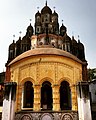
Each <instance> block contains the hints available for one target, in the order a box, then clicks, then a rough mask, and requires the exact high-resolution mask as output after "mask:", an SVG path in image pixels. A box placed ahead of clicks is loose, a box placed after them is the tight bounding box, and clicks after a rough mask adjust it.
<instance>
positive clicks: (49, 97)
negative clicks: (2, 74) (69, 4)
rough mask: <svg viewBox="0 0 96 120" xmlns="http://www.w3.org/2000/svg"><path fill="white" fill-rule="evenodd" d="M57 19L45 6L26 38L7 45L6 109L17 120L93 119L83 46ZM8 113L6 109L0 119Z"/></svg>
mask: <svg viewBox="0 0 96 120" xmlns="http://www.w3.org/2000/svg"><path fill="white" fill-rule="evenodd" d="M58 16H59V15H58V13H57V12H56V10H53V11H52V10H51V8H50V7H49V6H48V5H47V2H46V4H45V6H44V7H43V8H42V9H41V11H39V10H38V11H37V13H36V14H35V27H32V25H31V23H30V25H29V26H28V27H27V30H26V34H25V36H23V37H22V38H21V37H19V39H18V40H17V41H16V42H15V41H14V40H13V43H12V44H10V45H9V51H8V61H7V63H6V79H5V83H6V85H5V87H6V88H7V89H5V93H6V91H7V90H9V93H7V94H5V101H4V105H5V104H6V103H7V105H9V104H11V105H12V106H13V107H12V109H11V108H10V111H13V110H14V112H15V120H25V119H26V120H33V119H36V120H39V119H40V120H47V119H48V120H53V119H54V120H67V119H68V120H78V119H79V120H81V118H82V120H86V117H88V118H89V119H88V120H91V114H90V102H89V101H90V98H89V93H88V91H89V89H88V83H87V61H86V59H85V52H84V45H83V44H82V43H81V41H80V39H78V40H75V38H74V36H72V37H70V36H69V35H68V34H67V28H66V26H65V25H64V23H63V21H62V25H61V26H60V25H59V21H58ZM12 86H13V87H12ZM8 87H9V89H8ZM14 89H16V90H14ZM86 91H87V92H86ZM6 96H9V98H8V97H7V98H6ZM10 96H11V98H10ZM83 98H84V99H83ZM7 100H9V101H10V103H9V102H8V101H7ZM6 101H7V102H6ZM85 103H86V106H85ZM14 106H15V107H14ZM80 106H81V107H82V108H83V110H84V111H82V108H80ZM8 109H9V108H8ZM86 110H87V111H86ZM87 112H88V114H87ZM12 113H13V112H12ZM4 114H5V115H4ZM9 114H10V113H6V111H4V112H3V120H4V117H6V116H7V117H8V115H9ZM13 115H14V113H13ZM78 116H79V117H78ZM7 117H6V118H7ZM11 118H12V120H13V117H12V116H9V119H8V120H11Z"/></svg>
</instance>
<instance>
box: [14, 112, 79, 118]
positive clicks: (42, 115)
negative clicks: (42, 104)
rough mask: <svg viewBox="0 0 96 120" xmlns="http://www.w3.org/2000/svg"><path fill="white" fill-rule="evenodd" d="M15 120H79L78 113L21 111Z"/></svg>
mask: <svg viewBox="0 0 96 120" xmlns="http://www.w3.org/2000/svg"><path fill="white" fill-rule="evenodd" d="M15 120H78V113H77V111H60V112H53V111H40V112H32V111H20V112H18V113H16V115H15Z"/></svg>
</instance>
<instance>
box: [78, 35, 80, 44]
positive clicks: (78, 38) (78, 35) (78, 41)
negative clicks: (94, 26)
mask: <svg viewBox="0 0 96 120" xmlns="http://www.w3.org/2000/svg"><path fill="white" fill-rule="evenodd" d="M78 43H80V36H79V35H78Z"/></svg>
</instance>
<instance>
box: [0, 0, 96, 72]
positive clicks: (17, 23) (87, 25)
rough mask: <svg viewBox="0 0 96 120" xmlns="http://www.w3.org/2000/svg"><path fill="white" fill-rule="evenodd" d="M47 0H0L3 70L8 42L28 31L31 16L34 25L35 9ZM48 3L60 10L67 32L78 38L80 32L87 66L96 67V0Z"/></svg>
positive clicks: (60, 0) (54, 1) (0, 49)
mask: <svg viewBox="0 0 96 120" xmlns="http://www.w3.org/2000/svg"><path fill="white" fill-rule="evenodd" d="M45 1H46V0H2V1H1V0H0V72H2V71H3V70H5V63H6V62H7V59H8V46H9V44H11V43H12V41H13V35H14V34H15V36H16V37H15V40H16V41H17V40H18V38H19V36H20V34H19V32H20V31H22V34H21V37H23V35H25V33H26V28H27V27H28V25H29V24H30V21H29V19H32V25H33V26H34V19H35V13H36V12H37V7H39V10H40V11H41V9H42V8H43V7H44V5H45ZM47 1H48V6H49V7H50V8H51V9H52V10H53V7H54V6H55V7H56V8H55V10H56V12H57V13H58V14H59V23H60V25H61V21H62V19H63V20H64V22H63V23H64V25H65V26H66V27H67V33H68V35H69V36H70V37H71V36H72V33H74V37H75V38H76V39H77V38H78V37H77V36H78V35H79V36H80V40H81V42H82V43H83V44H84V46H85V56H86V60H87V61H88V68H89V67H90V68H96V40H95V39H96V0H47Z"/></svg>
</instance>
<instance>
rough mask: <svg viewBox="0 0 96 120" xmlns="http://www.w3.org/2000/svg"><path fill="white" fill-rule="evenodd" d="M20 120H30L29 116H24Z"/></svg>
mask: <svg viewBox="0 0 96 120" xmlns="http://www.w3.org/2000/svg"><path fill="white" fill-rule="evenodd" d="M21 120H32V119H31V117H30V116H29V115H24V116H23V117H22V118H21Z"/></svg>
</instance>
